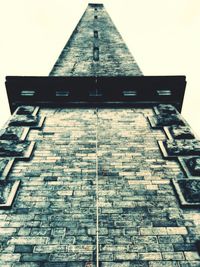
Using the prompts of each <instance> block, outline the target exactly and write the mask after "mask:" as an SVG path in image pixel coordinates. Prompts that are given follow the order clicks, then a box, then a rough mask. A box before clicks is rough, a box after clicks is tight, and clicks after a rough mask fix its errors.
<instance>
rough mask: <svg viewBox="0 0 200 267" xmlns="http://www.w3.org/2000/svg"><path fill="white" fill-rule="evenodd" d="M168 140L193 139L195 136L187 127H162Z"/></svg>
mask: <svg viewBox="0 0 200 267" xmlns="http://www.w3.org/2000/svg"><path fill="white" fill-rule="evenodd" d="M163 130H164V132H165V134H166V136H167V138H168V139H170V140H173V139H195V135H194V134H193V132H192V131H191V129H190V128H189V127H188V126H169V127H166V126H164V127H163Z"/></svg>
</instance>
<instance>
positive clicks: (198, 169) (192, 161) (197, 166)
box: [185, 157, 200, 176]
mask: <svg viewBox="0 0 200 267" xmlns="http://www.w3.org/2000/svg"><path fill="white" fill-rule="evenodd" d="M185 163H186V165H187V167H188V169H189V171H190V173H191V174H192V175H194V176H200V157H191V158H189V159H185Z"/></svg>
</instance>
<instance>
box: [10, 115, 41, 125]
mask: <svg viewBox="0 0 200 267" xmlns="http://www.w3.org/2000/svg"><path fill="white" fill-rule="evenodd" d="M38 122H39V117H36V116H33V115H29V114H28V115H27V114H26V115H13V116H12V118H11V120H10V122H9V126H36V125H38Z"/></svg>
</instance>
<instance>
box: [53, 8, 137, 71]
mask: <svg viewBox="0 0 200 267" xmlns="http://www.w3.org/2000/svg"><path fill="white" fill-rule="evenodd" d="M95 9H97V10H95ZM50 75H51V76H132V75H134V76H140V75H142V72H141V70H140V68H139V67H138V65H137V63H136V61H135V60H134V58H133V56H132V55H131V53H130V52H129V50H128V48H127V46H126V45H125V44H124V41H123V39H122V37H121V35H120V34H119V32H118V31H117V29H116V27H115V26H114V24H113V22H112V20H111V19H110V17H109V15H108V13H107V12H106V10H105V9H104V7H103V6H98V7H93V6H91V5H89V6H88V8H87V9H86V11H85V13H84V14H83V17H82V18H81V20H80V22H79V23H78V25H77V27H76V28H75V30H74V32H73V34H72V36H71V38H70V39H69V41H68V42H67V44H66V46H65V47H64V49H63V51H62V53H61V55H60V57H59V58H58V60H57V62H56V63H55V65H54V67H53V69H52V71H51V73H50Z"/></svg>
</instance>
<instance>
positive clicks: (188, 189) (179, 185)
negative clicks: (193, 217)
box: [172, 178, 200, 208]
mask: <svg viewBox="0 0 200 267" xmlns="http://www.w3.org/2000/svg"><path fill="white" fill-rule="evenodd" d="M172 184H173V186H174V189H175V192H176V194H177V195H178V199H179V202H180V205H181V206H182V207H188V208H192V207H200V194H199V191H200V179H198V178H194V179H180V180H176V179H172Z"/></svg>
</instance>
